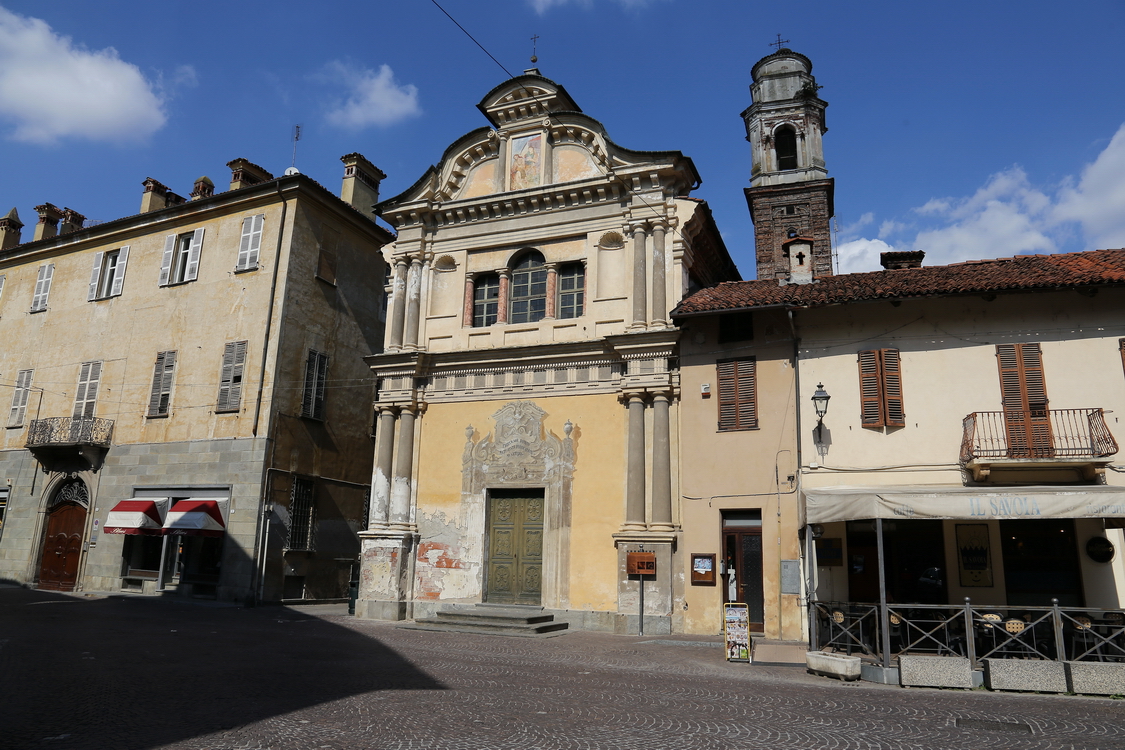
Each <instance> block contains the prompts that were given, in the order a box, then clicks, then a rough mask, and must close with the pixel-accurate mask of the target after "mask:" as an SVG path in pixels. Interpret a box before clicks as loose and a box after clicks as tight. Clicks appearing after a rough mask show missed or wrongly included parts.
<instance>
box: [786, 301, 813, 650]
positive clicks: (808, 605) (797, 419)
mask: <svg viewBox="0 0 1125 750" xmlns="http://www.w3.org/2000/svg"><path fill="white" fill-rule="evenodd" d="M785 313H786V315H787V317H788V318H789V333H790V335H791V336H792V337H793V391H794V394H795V395H796V398H794V399H793V401H794V405H793V418H794V426H793V429H794V430H795V431H796V438H797V439H796V443H797V471H796V474H797V476H796V480H797V483H796V487H795V488H794V489H795V491H796V496H797V503H798V505H797V508H798V510H800V507H801V506H800V503H803V502H804V500H802V499H801V497H802V495H801V488H802V484H803V482H802V479H801V477H802V474H801V471H802V467H803V466H804V465H805V464H804V461H803V460H802V458H801V437H802V433H801V340H800V338H799V337H798V336H797V323H796V318H795V316H794V315H793V308H788V309H787V310H786V311H785ZM808 525H809V524H808V519H807V518H806V519H805V616H806V618H807V619H808V629H809V638H810V639H811V638H812V637H813V635H814V630H815V627H816V623H815V622H814V616H815V611H814V607H813V606H812V601H813V597H814V596H816V589H815V587H814V578H815V574H816V571H815V569H814V568H813V562H814V561H813V556H812V555H810V554H809V549H810V548H811V547H812V534H811V532H810V531H809V529H808ZM814 645H815V643H813V642H812V641H811V640H810V647H811V646H814Z"/></svg>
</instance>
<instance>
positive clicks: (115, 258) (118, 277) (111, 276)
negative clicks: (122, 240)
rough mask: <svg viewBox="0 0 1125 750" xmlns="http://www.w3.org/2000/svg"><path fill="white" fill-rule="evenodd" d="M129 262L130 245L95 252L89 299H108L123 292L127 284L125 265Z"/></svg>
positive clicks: (87, 296)
mask: <svg viewBox="0 0 1125 750" xmlns="http://www.w3.org/2000/svg"><path fill="white" fill-rule="evenodd" d="M128 262H129V246H128V245H126V246H125V247H121V248H118V249H117V250H107V251H105V252H100V253H94V269H93V271H92V272H91V274H90V290H89V292H88V293H87V295H86V299H87V300H88V301H93V300H99V299H108V298H109V297H117V296H119V295H120V294H121V291H122V289H123V288H124V286H125V266H126V264H127V263H128Z"/></svg>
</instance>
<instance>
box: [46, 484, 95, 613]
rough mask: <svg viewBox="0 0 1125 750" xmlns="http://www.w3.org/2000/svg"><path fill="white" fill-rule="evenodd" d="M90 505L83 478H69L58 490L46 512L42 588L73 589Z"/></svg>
mask: <svg viewBox="0 0 1125 750" xmlns="http://www.w3.org/2000/svg"><path fill="white" fill-rule="evenodd" d="M89 504H90V494H89V492H88V491H87V490H86V484H85V483H84V482H83V481H82V480H81V479H70V480H67V481H66V482H63V483H62V484H61V485H59V487H58V489H56V490H55V493H54V497H52V499H51V505H50V508H49V510H48V511H47V532H46V533H45V534H44V535H43V555H42V558H41V562H40V563H39V588H41V589H47V590H49V591H74V586H75V584H76V583H77V582H78V560H79V557H80V556H81V555H82V537H83V535H84V533H85V531H86V508H87V506H89Z"/></svg>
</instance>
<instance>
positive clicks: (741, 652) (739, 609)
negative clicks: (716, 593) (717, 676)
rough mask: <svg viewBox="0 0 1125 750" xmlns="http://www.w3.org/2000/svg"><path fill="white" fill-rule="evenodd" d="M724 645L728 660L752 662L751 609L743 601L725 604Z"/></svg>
mask: <svg viewBox="0 0 1125 750" xmlns="http://www.w3.org/2000/svg"><path fill="white" fill-rule="evenodd" d="M723 646H724V648H726V654H727V661H744V662H746V663H747V664H749V663H750V610H749V608H748V607H747V606H746V605H745V604H744V603H742V602H730V603H729V604H724V605H723Z"/></svg>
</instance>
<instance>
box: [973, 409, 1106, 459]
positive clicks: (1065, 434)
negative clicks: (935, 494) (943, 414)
mask: <svg viewBox="0 0 1125 750" xmlns="http://www.w3.org/2000/svg"><path fill="white" fill-rule="evenodd" d="M963 426H964V435H963V438H962V441H961V461H962V462H967V461H973V460H982V459H990V458H991V459H998V458H999V459H1002V458H1068V457H1070V458H1074V457H1083V456H1089V457H1092V458H1095V457H1097V458H1100V457H1105V456H1112V455H1113V454H1114V453H1117V441H1116V440H1114V438H1113V434H1112V433H1111V432H1110V431H1109V427H1108V426H1107V425H1106V422H1105V410H1104V409H1050V410H1047V409H1043V410H1031V411H1016V410H1008V411H977V412H973V413H972V414H969V415H968V416H966V417H965V419H964V421H963Z"/></svg>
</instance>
